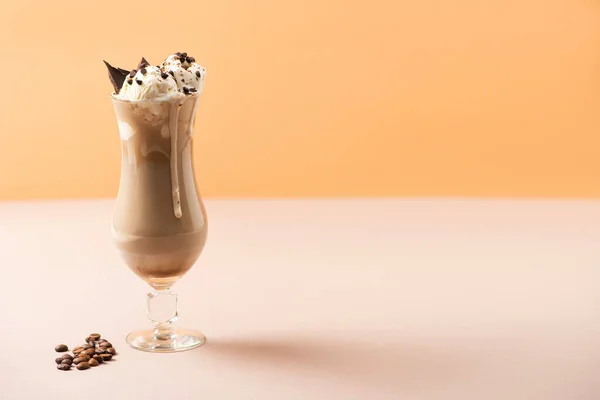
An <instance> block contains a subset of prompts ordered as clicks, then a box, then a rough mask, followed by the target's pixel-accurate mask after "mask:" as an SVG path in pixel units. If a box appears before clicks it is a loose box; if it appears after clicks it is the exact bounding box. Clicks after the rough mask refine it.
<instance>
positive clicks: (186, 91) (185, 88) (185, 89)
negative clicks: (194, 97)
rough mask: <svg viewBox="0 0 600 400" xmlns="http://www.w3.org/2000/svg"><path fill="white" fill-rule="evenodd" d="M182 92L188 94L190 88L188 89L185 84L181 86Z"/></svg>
mask: <svg viewBox="0 0 600 400" xmlns="http://www.w3.org/2000/svg"><path fill="white" fill-rule="evenodd" d="M183 93H185V94H189V93H190V89H188V88H187V86H184V87H183Z"/></svg>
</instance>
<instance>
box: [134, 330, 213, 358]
mask: <svg viewBox="0 0 600 400" xmlns="http://www.w3.org/2000/svg"><path fill="white" fill-rule="evenodd" d="M164 336H166V337H164V338H159V337H157V336H156V332H155V331H154V330H151V329H148V330H142V331H135V332H131V333H130V334H129V335H127V337H126V338H125V340H126V341H127V344H129V345H130V346H131V347H133V348H134V349H136V350H142V351H148V352H151V353H174V352H177V351H186V350H192V349H195V348H196V347H200V346H202V345H203V344H204V343H206V337H205V336H204V335H203V334H202V333H201V332H198V331H194V330H189V329H173V330H172V333H170V334H169V335H164Z"/></svg>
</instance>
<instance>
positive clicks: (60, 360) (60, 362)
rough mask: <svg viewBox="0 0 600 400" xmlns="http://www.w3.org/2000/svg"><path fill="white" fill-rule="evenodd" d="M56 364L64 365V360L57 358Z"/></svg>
mask: <svg viewBox="0 0 600 400" xmlns="http://www.w3.org/2000/svg"><path fill="white" fill-rule="evenodd" d="M54 362H55V363H57V364H62V362H63V359H62V358H60V357H58V358H55V359H54Z"/></svg>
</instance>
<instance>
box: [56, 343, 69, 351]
mask: <svg viewBox="0 0 600 400" xmlns="http://www.w3.org/2000/svg"><path fill="white" fill-rule="evenodd" d="M68 350H69V348H68V347H67V345H66V344H59V345H58V346H56V347H55V348H54V351H56V352H59V353H62V352H63V351H68Z"/></svg>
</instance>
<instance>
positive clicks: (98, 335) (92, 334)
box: [90, 333, 101, 340]
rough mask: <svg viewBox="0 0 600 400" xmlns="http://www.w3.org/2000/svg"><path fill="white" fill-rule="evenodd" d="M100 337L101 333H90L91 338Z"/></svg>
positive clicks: (96, 338)
mask: <svg viewBox="0 0 600 400" xmlns="http://www.w3.org/2000/svg"><path fill="white" fill-rule="evenodd" d="M100 337H101V335H100V334H99V333H90V339H92V340H98V339H100Z"/></svg>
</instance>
